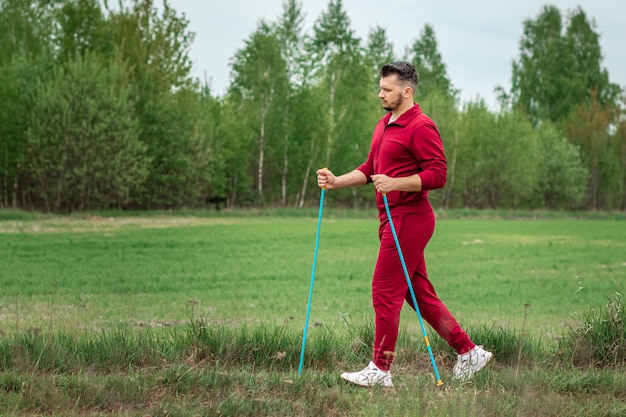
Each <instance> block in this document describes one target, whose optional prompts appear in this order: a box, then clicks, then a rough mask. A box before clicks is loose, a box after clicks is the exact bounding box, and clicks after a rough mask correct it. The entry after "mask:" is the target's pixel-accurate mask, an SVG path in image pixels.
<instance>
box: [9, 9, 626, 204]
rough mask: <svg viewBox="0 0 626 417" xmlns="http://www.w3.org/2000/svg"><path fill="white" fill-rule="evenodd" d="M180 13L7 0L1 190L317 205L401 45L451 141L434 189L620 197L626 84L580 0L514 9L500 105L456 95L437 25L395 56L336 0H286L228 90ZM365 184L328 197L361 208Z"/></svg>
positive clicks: (116, 200) (344, 164)
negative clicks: (321, 173)
mask: <svg viewBox="0 0 626 417" xmlns="http://www.w3.org/2000/svg"><path fill="white" fill-rule="evenodd" d="M188 24H189V20H188V19H187V17H186V16H185V15H184V14H181V13H179V12H177V11H176V10H174V9H173V8H172V7H171V6H170V4H169V3H168V1H167V0H164V1H163V2H162V3H159V4H155V2H154V1H153V0H120V1H119V3H118V4H117V5H115V7H109V4H108V3H107V2H106V1H104V2H100V1H99V0H55V1H52V0H0V33H2V36H1V37H0V178H1V179H0V208H16V209H28V210H41V211H47V212H71V211H82V210H103V209H148V210H149V209H169V208H181V207H204V206H206V205H207V204H209V203H210V202H215V201H222V200H223V201H224V202H225V203H226V204H227V205H228V206H229V207H250V206H254V207H259V206H278V205H281V206H296V207H302V206H305V205H309V204H314V202H315V201H316V200H317V198H318V196H319V192H318V191H317V187H316V181H315V174H314V173H315V170H316V169H317V168H319V167H322V166H328V167H330V168H331V169H333V171H335V172H337V173H342V172H346V171H348V170H351V169H353V168H354V167H356V166H357V165H358V164H360V163H361V162H362V161H363V160H364V159H365V158H366V156H367V152H368V149H369V142H370V138H371V131H372V129H373V126H374V124H375V123H376V121H377V120H378V119H379V118H380V117H381V116H382V115H383V111H382V109H381V107H380V102H379V100H378V99H377V93H378V70H379V68H380V67H381V66H382V65H383V64H384V63H387V62H390V61H394V60H400V59H402V60H407V61H410V62H413V63H414V64H415V65H416V67H417V68H418V71H419V74H420V86H419V89H418V93H417V96H416V100H417V101H418V102H419V103H420V105H421V106H422V108H423V109H424V111H425V112H426V113H427V114H429V115H430V116H431V117H432V118H433V119H434V120H435V122H436V123H437V125H438V127H439V129H440V132H441V135H442V139H443V141H444V146H445V149H446V154H447V157H448V182H447V184H446V187H445V188H444V189H442V190H438V191H436V192H433V193H431V200H432V201H433V204H434V205H435V206H436V207H443V208H460V207H469V208H528V209H535V208H549V209H568V210H578V209H591V210H624V209H625V208H626V118H625V108H626V106H625V104H626V100H625V97H624V88H623V87H621V86H619V85H616V84H614V83H612V82H611V81H610V78H609V74H608V71H607V70H606V69H605V68H603V66H602V51H601V48H600V45H599V34H598V31H597V28H596V27H595V24H594V23H593V21H592V20H590V19H589V17H588V16H587V15H586V13H585V12H584V11H583V10H582V9H581V8H576V9H574V10H569V11H567V12H565V13H563V12H561V11H560V10H559V9H558V8H556V7H554V6H549V5H548V6H544V7H543V8H542V9H541V10H539V11H538V14H537V16H536V18H534V19H527V20H525V21H524V22H522V23H521V24H522V28H523V35H522V37H521V39H520V42H519V54H518V57H517V58H516V59H515V61H514V62H513V64H512V68H511V79H512V85H511V88H510V90H505V89H504V88H503V87H499V86H498V87H497V88H496V91H497V94H498V97H499V101H500V108H499V110H497V111H492V110H490V109H488V107H487V106H486V104H485V102H484V101H483V100H482V99H481V98H476V99H475V100H474V101H470V102H465V103H460V99H459V92H458V90H456V89H455V88H454V85H453V82H452V80H450V78H449V76H448V74H447V69H446V65H445V62H444V59H443V57H442V55H441V53H440V52H439V50H438V45H437V39H436V35H435V28H434V27H433V26H432V25H429V24H428V23H425V24H424V25H423V28H422V29H421V30H420V31H419V33H416V34H415V40H414V41H413V42H412V43H411V44H410V45H408V46H406V47H405V50H404V55H403V56H396V55H394V52H393V51H394V45H392V44H391V43H390V41H389V39H388V38H387V35H386V31H385V29H383V28H381V27H380V26H376V27H374V28H373V29H372V30H371V31H370V33H369V34H368V36H367V38H366V39H360V38H358V37H356V36H355V32H354V30H353V29H352V28H351V26H350V19H349V16H348V15H347V13H346V11H345V10H344V7H343V4H342V1H341V0H329V2H328V5H327V8H326V9H325V10H324V11H323V12H322V13H321V14H320V16H318V17H317V19H316V20H315V21H314V23H313V26H312V30H311V31H309V32H305V30H304V13H303V11H302V3H301V1H298V0H285V1H284V4H283V11H282V13H281V14H280V15H279V16H277V17H276V18H275V19H274V20H271V21H268V20H261V21H259V23H258V25H257V27H256V28H255V29H254V30H253V31H252V32H251V33H250V35H249V37H248V38H247V39H246V40H245V41H244V43H243V45H242V46H241V48H240V49H238V50H237V51H234V55H233V58H232V61H231V82H230V85H229V88H228V90H227V92H226V93H225V94H223V95H222V96H217V95H215V94H214V93H213V92H212V91H211V86H210V84H209V83H207V82H206V81H202V80H198V79H196V78H194V77H192V75H191V68H192V64H191V60H190V57H189V49H190V46H191V44H192V42H193V40H194V34H193V33H192V32H191V31H190V30H189V29H188ZM215 41H216V42H219V40H217V39H216V40H215ZM207 48H208V51H207V53H210V45H209V46H208V47H207ZM372 193H373V191H372V190H371V188H370V187H361V188H358V189H351V190H337V191H336V192H333V193H329V196H328V198H330V199H333V200H334V202H335V204H340V205H345V206H347V207H367V206H371V205H372V204H373V198H372Z"/></svg>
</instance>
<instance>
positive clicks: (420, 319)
mask: <svg viewBox="0 0 626 417" xmlns="http://www.w3.org/2000/svg"><path fill="white" fill-rule="evenodd" d="M383 200H384V201H385V211H386V212H387V218H388V219H389V226H390V227H391V233H392V234H393V240H394V241H395V242H396V248H397V249H398V256H400V263H402V269H403V270H404V277H405V278H406V283H407V284H408V286H409V292H410V293H411V299H412V300H413V306H415V312H416V313H417V318H418V319H419V322H420V326H421V327H422V334H423V335H424V342H426V348H427V349H428V355H429V356H430V362H431V363H432V364H433V370H434V371H435V379H436V380H437V386H441V385H443V382H441V378H440V377H439V371H437V364H436V363H435V357H434V356H433V350H432V349H431V348H430V342H429V341H428V336H427V335H426V328H425V327H424V321H423V320H422V315H421V314H420V309H419V307H418V306H417V299H416V298H415V292H413V285H411V279H410V278H409V271H407V269H406V264H405V263H404V256H402V249H400V242H399V241H398V236H397V235H396V228H395V227H394V226H393V220H392V219H391V212H390V211H389V203H388V202H387V195H386V194H383Z"/></svg>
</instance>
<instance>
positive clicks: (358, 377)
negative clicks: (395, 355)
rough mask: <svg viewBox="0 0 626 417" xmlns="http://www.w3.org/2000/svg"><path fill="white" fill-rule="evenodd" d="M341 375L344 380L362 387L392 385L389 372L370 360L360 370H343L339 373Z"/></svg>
mask: <svg viewBox="0 0 626 417" xmlns="http://www.w3.org/2000/svg"><path fill="white" fill-rule="evenodd" d="M341 377H342V378H343V379H345V380H346V381H349V382H352V383H353V384H357V385H361V386H362V387H373V386H375V385H382V386H383V387H393V382H391V372H389V371H381V370H380V369H378V367H377V366H376V365H374V362H372V361H370V363H369V365H367V366H366V367H365V369H363V370H362V371H359V372H351V373H350V372H344V373H343V374H341Z"/></svg>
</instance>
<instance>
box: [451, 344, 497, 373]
mask: <svg viewBox="0 0 626 417" xmlns="http://www.w3.org/2000/svg"><path fill="white" fill-rule="evenodd" d="M491 359H493V353H491V352H488V351H486V350H485V349H483V347H482V346H475V347H474V349H472V350H470V351H469V352H467V353H466V354H464V355H458V359H457V361H456V364H455V365H454V368H453V369H452V372H453V373H454V379H458V380H460V381H462V382H465V381H469V380H470V379H472V378H473V377H474V374H475V373H476V372H478V371H480V370H481V369H483V368H484V367H485V365H487V363H489V361H490V360H491Z"/></svg>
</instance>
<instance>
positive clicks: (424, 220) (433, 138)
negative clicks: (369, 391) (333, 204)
mask: <svg viewBox="0 0 626 417" xmlns="http://www.w3.org/2000/svg"><path fill="white" fill-rule="evenodd" d="M390 117H391V113H388V114H387V115H386V116H384V117H383V118H382V119H381V120H379V122H378V124H377V125H376V128H375V129H374V133H373V135H372V143H371V148H370V152H369V154H368V157H367V160H366V161H365V162H364V163H363V164H362V165H361V166H359V167H358V168H357V169H358V170H359V171H361V172H362V173H363V174H365V176H366V177H367V178H368V181H371V178H370V177H371V175H374V174H385V175H387V176H389V177H392V178H393V177H408V176H411V175H414V174H419V176H420V178H421V180H422V191H420V192H400V191H392V192H390V193H388V194H387V202H388V204H389V210H390V212H391V215H392V216H393V223H394V226H395V228H396V234H397V236H398V240H399V241H400V247H401V249H402V254H403V256H404V261H405V263H406V267H407V270H408V272H409V274H411V283H412V286H413V291H414V293H415V298H416V299H417V304H418V306H419V309H420V313H421V315H422V318H423V319H424V320H426V322H428V323H429V324H430V325H431V326H432V327H433V329H435V331H436V332H437V333H439V335H441V337H443V338H444V339H445V340H446V341H447V342H448V344H449V345H450V346H452V347H453V348H454V349H455V350H456V351H457V353H459V354H463V353H465V352H468V351H469V350H471V349H472V348H473V347H474V346H475V345H474V343H473V342H472V341H471V340H470V338H469V337H468V335H467V334H466V333H465V331H464V330H463V329H462V328H461V326H459V323H458V322H457V321H456V319H455V318H454V316H453V315H452V314H451V313H450V311H449V310H448V308H447V307H446V306H445V305H444V304H443V303H442V302H441V300H440V299H439V297H438V296H437V294H436V293H435V289H434V288H433V285H432V284H431V282H430V281H429V280H428V274H427V272H426V263H425V261H424V249H425V248H426V245H427V244H428V241H429V240H430V238H431V236H432V234H433V231H434V228H435V215H434V213H433V209H432V207H431V205H430V203H429V201H428V190H433V189H437V188H441V187H443V186H444V185H445V182H446V157H445V154H444V150H443V144H442V142H441V137H440V136H439V132H438V131H437V127H436V125H435V123H434V122H433V121H432V120H431V119H430V118H429V117H428V116H426V115H425V114H424V113H423V112H422V110H421V108H420V107H419V105H418V104H415V105H414V106H413V107H412V108H411V109H410V110H408V111H407V112H405V113H404V114H403V115H402V116H400V118H398V119H397V120H396V121H394V122H392V123H391V124H389V123H388V122H389V119H390ZM376 202H377V205H378V212H379V218H380V227H379V238H380V250H379V253H378V260H377V261H376V267H375V269H374V277H373V279H372V301H373V305H374V312H375V313H376V335H375V337H374V353H373V357H372V360H373V361H374V363H375V364H376V366H378V367H379V368H380V369H381V370H383V371H386V370H389V367H390V366H391V363H392V362H393V356H394V354H393V353H394V351H395V346H396V340H397V338H398V326H399V323H400V310H401V309H402V305H403V303H404V301H405V300H406V301H407V302H408V303H409V305H411V307H413V302H412V300H411V294H410V292H409V289H408V286H407V282H406V278H405V276H404V271H403V269H402V264H401V263H400V258H399V256H398V252H397V248H396V245H395V241H394V239H393V235H392V232H391V229H390V227H389V221H388V219H387V213H386V211H385V205H384V201H383V198H382V195H381V194H379V193H377V194H376Z"/></svg>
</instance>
